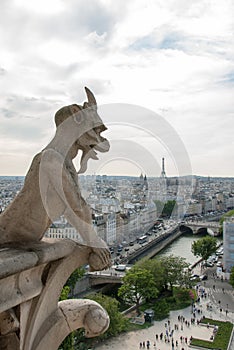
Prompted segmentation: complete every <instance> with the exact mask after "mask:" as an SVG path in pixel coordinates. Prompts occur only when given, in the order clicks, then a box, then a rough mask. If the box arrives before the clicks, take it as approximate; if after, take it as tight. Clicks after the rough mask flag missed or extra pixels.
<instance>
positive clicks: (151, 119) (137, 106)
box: [0, 0, 234, 176]
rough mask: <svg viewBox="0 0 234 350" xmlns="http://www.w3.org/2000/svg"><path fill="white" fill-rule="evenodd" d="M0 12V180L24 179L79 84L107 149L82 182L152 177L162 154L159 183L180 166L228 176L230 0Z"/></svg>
mask: <svg viewBox="0 0 234 350" xmlns="http://www.w3.org/2000/svg"><path fill="white" fill-rule="evenodd" d="M0 13H1V23H0V27H1V30H0V47H1V55H0V79H1V84H0V89H1V91H0V93H1V95H0V96H1V97H0V175H25V173H26V171H27V169H28V167H29V164H30V162H31V159H32V157H33V155H34V154H35V153H37V152H39V151H40V150H41V149H42V148H43V147H44V146H45V145H46V144H47V143H48V142H49V140H50V139H51V138H52V136H53V133H54V130H55V128H54V123H53V116H54V113H55V112H56V110H58V109H59V108H60V107H62V106H63V105H66V104H70V103H83V101H84V100H85V93H84V86H88V87H89V88H90V89H91V90H92V91H93V92H94V93H95V96H96V99H97V102H98V104H99V105H100V106H102V105H104V108H102V107H100V110H99V113H100V115H101V117H102V118H103V120H104V121H105V123H106V124H107V125H108V131H107V132H106V136H107V137H108V138H109V139H110V141H111V144H112V145H113V147H112V151H110V152H109V155H108V157H109V158H105V159H104V160H103V161H100V163H98V162H96V165H95V167H96V168H95V167H92V164H91V163H90V168H89V172H90V173H92V172H96V173H98V172H99V173H109V174H136V175H138V174H139V172H140V171H143V172H146V173H147V175H159V173H160V166H161V158H162V157H165V158H166V171H167V174H168V175H177V174H181V175H182V174H183V173H186V172H188V171H189V167H190V162H191V171H192V172H193V174H196V175H204V176H207V175H210V176H234V161H233V150H234V136H233V135H234V103H233V96H234V94H233V92H234V37H233V36H234V34H233V33H234V20H233V18H234V17H233V13H234V3H233V0H223V1H220V0H196V1H188V0H167V1H165V0H145V1H142V0H128V1H126V0H118V1H116V0H67V1H65V0H49V1H48V0H40V1H38V0H30V1H28V0H1V2H0ZM125 110H126V112H125ZM105 157H107V155H105ZM183 161H184V163H186V166H185V169H182V168H183V167H182V163H183ZM91 162H92V161H91Z"/></svg>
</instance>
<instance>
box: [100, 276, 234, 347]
mask: <svg viewBox="0 0 234 350" xmlns="http://www.w3.org/2000/svg"><path fill="white" fill-rule="evenodd" d="M214 271H215V270H213V269H209V270H208V271H206V273H207V274H208V280H207V281H203V282H201V283H200V284H199V285H198V286H197V288H198V290H199V291H200V293H199V294H200V301H199V302H197V303H196V304H195V309H192V307H188V308H185V309H183V310H178V311H172V312H170V316H169V318H168V319H165V320H163V321H154V323H153V325H152V326H151V327H149V328H148V329H142V330H139V331H133V332H128V333H124V334H121V335H119V336H117V337H115V338H113V339H110V340H107V341H105V342H103V343H102V344H100V345H98V346H96V347H95V349H97V350H136V349H140V343H142V344H143V342H145V349H147V347H146V344H147V341H149V342H150V347H149V349H152V350H153V349H155V350H173V349H174V350H182V349H184V350H187V349H189V339H190V337H191V336H192V337H194V338H200V339H204V340H210V338H211V337H212V334H213V328H212V327H209V328H207V326H203V325H201V324H197V320H200V319H201V318H202V316H206V317H209V318H212V319H217V320H222V321H231V322H233V321H234V295H233V288H232V287H231V286H230V285H229V284H228V283H227V282H226V281H221V280H220V279H217V278H216V277H215V275H213V273H214ZM202 292H203V293H202ZM202 294H203V297H201V295H202ZM178 316H179V317H178ZM194 316H195V317H194ZM191 318H192V319H193V318H195V323H194V324H191ZM168 321H169V322H168ZM175 328H176V329H175ZM172 330H173V332H172V334H171V331H172ZM161 333H163V337H162V340H160V337H159V336H160V334H161ZM156 335H157V338H158V339H156ZM172 340H173V341H172ZM173 344H174V347H173ZM142 349H144V348H143V347H142ZM231 349H234V341H232V346H231Z"/></svg>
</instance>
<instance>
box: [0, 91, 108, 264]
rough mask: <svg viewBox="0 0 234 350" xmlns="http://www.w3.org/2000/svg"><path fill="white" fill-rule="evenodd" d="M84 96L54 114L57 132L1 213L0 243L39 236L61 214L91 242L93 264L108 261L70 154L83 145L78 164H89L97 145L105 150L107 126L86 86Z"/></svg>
mask: <svg viewBox="0 0 234 350" xmlns="http://www.w3.org/2000/svg"><path fill="white" fill-rule="evenodd" d="M85 90H86V94H87V99H88V101H87V102H84V104H83V106H81V105H77V104H72V105H69V106H66V107H63V108H61V109H60V110H59V111H57V113H56V114H55V123H56V133H55V136H54V138H53V139H52V141H51V142H50V143H49V144H48V145H47V146H46V147H45V148H44V149H43V150H42V151H41V152H40V153H38V154H37V155H36V156H35V157H34V159H33V161H32V163H31V166H30V168H29V170H28V173H27V175H26V177H25V182H24V186H23V188H22V190H21V191H20V192H19V193H18V195H17V196H16V197H15V199H14V200H13V201H12V203H11V204H10V205H9V206H8V207H7V208H6V209H5V210H4V211H3V213H2V214H1V215H0V245H1V246H3V245H4V246H6V245H14V244H25V245H27V244H29V243H33V242H38V241H40V240H41V239H42V238H43V236H44V233H45V232H46V230H47V229H48V228H49V226H50V225H51V223H52V222H53V221H54V220H55V219H57V218H59V217H60V216H61V215H63V216H64V217H65V218H66V219H67V221H68V222H69V223H70V224H71V225H72V226H73V227H75V228H76V230H77V231H78V232H79V234H80V236H81V238H82V242H81V244H83V245H86V246H89V247H91V253H90V257H89V264H90V268H91V270H102V269H105V268H107V267H109V266H110V261H111V260H110V253H109V250H108V248H107V245H106V243H105V242H104V241H103V240H101V239H100V238H99V237H98V236H97V233H96V232H95V230H94V228H93V226H92V217H91V210H90V207H89V206H88V204H87V203H86V202H85V200H84V199H83V197H82V196H81V191H80V188H79V184H78V176H77V172H76V169H75V167H74V165H73V162H72V160H73V159H74V158H75V157H76V156H77V154H78V152H79V151H82V152H83V153H82V156H81V161H80V170H79V173H83V172H84V171H85V170H86V168H87V162H88V159H89V158H93V159H97V155H96V151H100V152H107V151H108V150H109V142H108V141H107V139H105V138H103V137H102V136H101V133H102V132H103V131H105V130H106V127H105V125H104V124H103V122H102V120H101V118H100V117H99V115H98V113H97V103H96V100H95V97H94V95H93V93H92V92H91V91H90V90H89V89H88V88H85Z"/></svg>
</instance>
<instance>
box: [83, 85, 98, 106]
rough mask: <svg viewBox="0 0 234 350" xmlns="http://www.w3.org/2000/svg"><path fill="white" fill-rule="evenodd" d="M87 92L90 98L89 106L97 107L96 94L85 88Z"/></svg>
mask: <svg viewBox="0 0 234 350" xmlns="http://www.w3.org/2000/svg"><path fill="white" fill-rule="evenodd" d="M85 92H86V95H87V98H88V103H89V105H91V106H93V105H95V106H96V105H97V102H96V99H95V97H94V94H93V93H92V92H91V91H90V90H89V89H88V88H87V87H85Z"/></svg>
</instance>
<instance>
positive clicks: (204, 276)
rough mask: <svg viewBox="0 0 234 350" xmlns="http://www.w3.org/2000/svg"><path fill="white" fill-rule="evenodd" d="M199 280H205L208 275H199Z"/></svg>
mask: <svg viewBox="0 0 234 350" xmlns="http://www.w3.org/2000/svg"><path fill="white" fill-rule="evenodd" d="M199 278H200V281H205V280H207V279H208V276H207V275H201V276H200V277H199Z"/></svg>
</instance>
